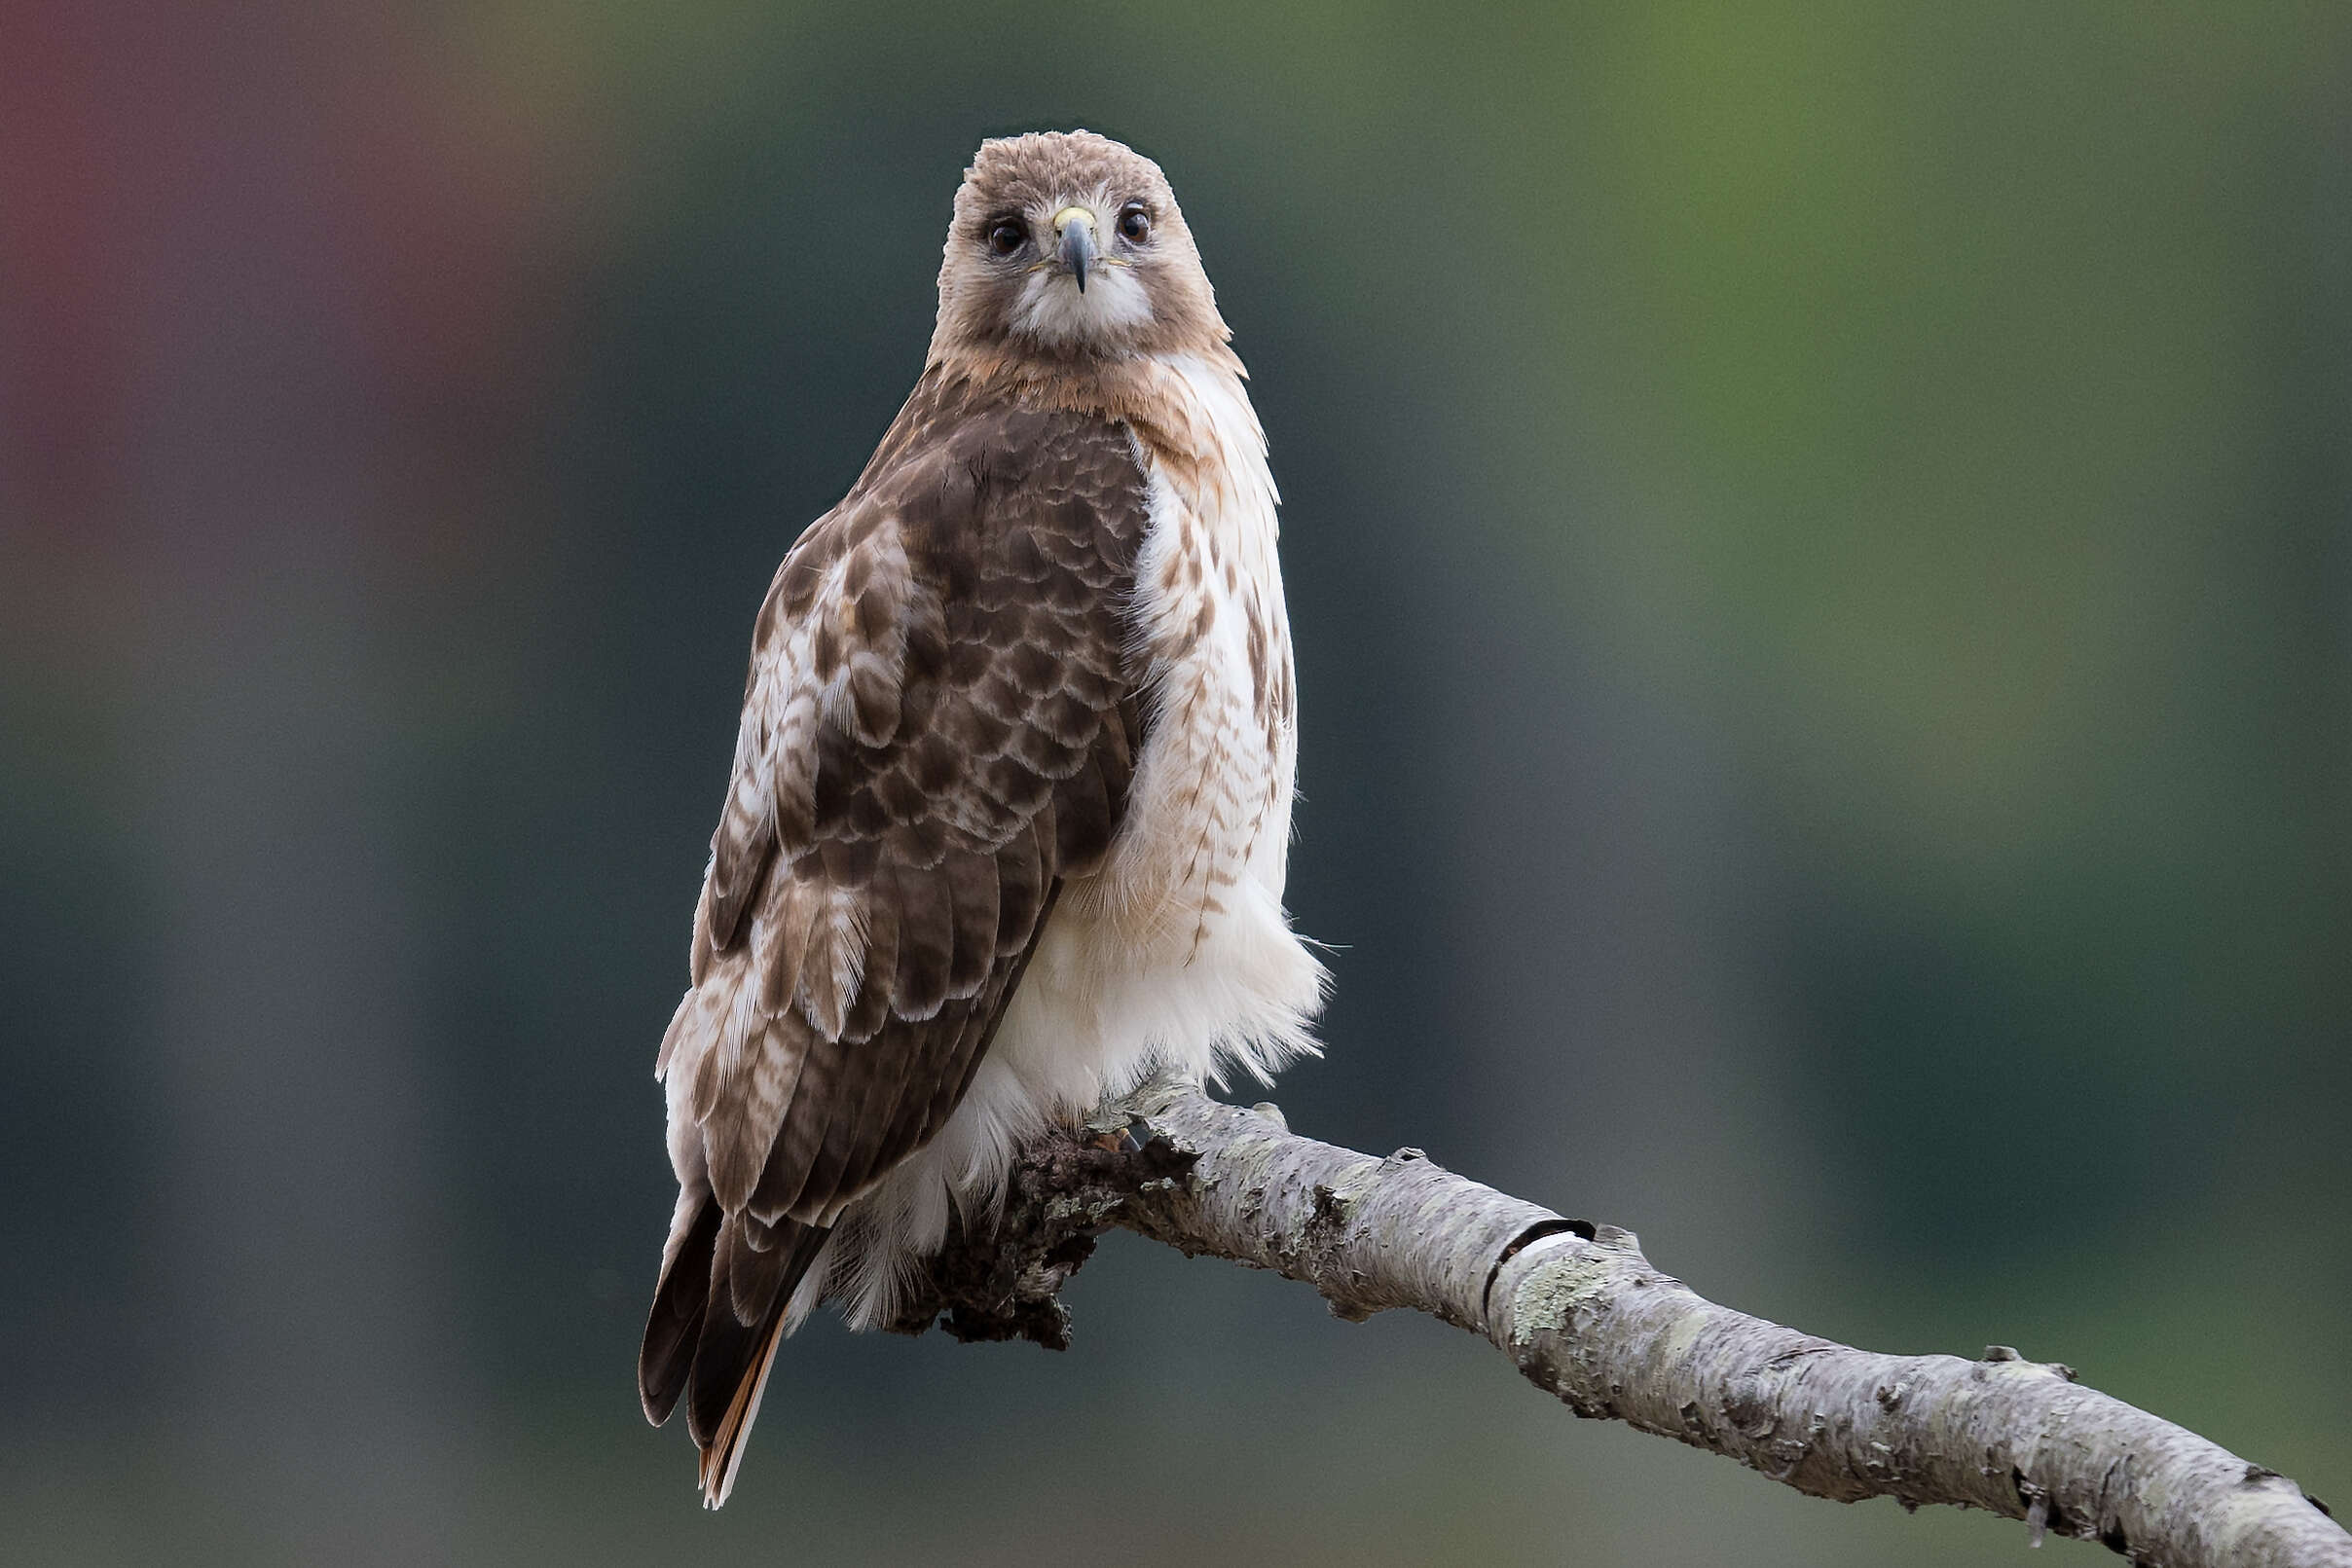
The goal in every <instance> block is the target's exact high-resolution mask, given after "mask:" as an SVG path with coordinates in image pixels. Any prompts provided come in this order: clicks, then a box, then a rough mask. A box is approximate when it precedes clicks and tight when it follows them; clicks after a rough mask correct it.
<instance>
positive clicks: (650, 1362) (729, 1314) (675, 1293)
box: [637, 1195, 831, 1508]
mask: <svg viewBox="0 0 2352 1568" xmlns="http://www.w3.org/2000/svg"><path fill="white" fill-rule="evenodd" d="M751 1228H758V1227H756V1226H753V1227H751ZM830 1234H831V1232H830V1231H828V1230H827V1229H825V1228H824V1227H822V1226H819V1225H804V1224H800V1223H799V1222H795V1221H790V1220H786V1221H782V1222H779V1223H778V1224H777V1225H776V1226H775V1227H774V1229H773V1230H770V1231H766V1232H765V1233H764V1239H765V1241H766V1243H767V1245H765V1246H755V1245H754V1244H753V1243H752V1242H751V1241H750V1240H749V1239H748V1235H747V1226H746V1224H745V1222H744V1219H743V1217H742V1216H740V1215H736V1216H726V1215H722V1214H721V1213H720V1212H719V1208H718V1201H717V1199H716V1198H714V1197H711V1196H708V1195H706V1196H705V1197H704V1198H703V1200H702V1206H701V1208H700V1209H698V1210H697V1211H696V1212H695V1214H694V1218H693V1219H692V1221H691V1222H689V1223H688V1225H687V1227H686V1229H685V1232H684V1234H683V1236H682V1238H681V1240H680V1245H679V1247H678V1249H677V1252H676V1253H675V1255H674V1256H673V1257H672V1258H671V1259H670V1262H669V1265H668V1266H667V1267H665V1268H664V1269H663V1270H662V1277H661V1283H660V1284H659V1285H657V1286H655V1287H654V1290H653V1310H652V1311H651V1312H650V1313H649V1314H648V1315H647V1316H646V1319H645V1339H644V1344H643V1347H642V1348H641V1349H640V1350H639V1352H638V1358H637V1391H638V1397H639V1398H640V1399H642V1400H643V1402H644V1406H645V1419H646V1420H648V1421H651V1422H652V1423H653V1424H654V1425H655V1426H660V1425H661V1424H662V1423H663V1422H665V1421H667V1420H669V1419H670V1412H671V1411H672V1410H674V1409H676V1408H677V1407H678V1401H679V1396H680V1394H683V1395H684V1396H685V1400H686V1431H687V1432H688V1433H689V1434H690V1435H691V1436H692V1437H693V1439H694V1441H695V1443H696V1445H697V1446H699V1447H700V1448H701V1449H702V1468H701V1480H702V1499H703V1506H704V1507H705V1508H717V1507H718V1506H719V1505H720V1504H721V1503H724V1502H725V1501H726V1500H727V1493H728V1492H729V1491H730V1490H732V1489H733V1487H734V1485H735V1470H736V1467H737V1466H738V1465H740V1464H741V1463H742V1462H743V1445H744V1440H745V1439H747V1438H749V1437H750V1436H751V1433H752V1422H753V1420H754V1419H755V1418H756V1417H757V1416H758V1414H759V1396H760V1394H761V1392H762V1391H763V1390H765V1389H766V1387H767V1381H768V1368H769V1367H770V1366H771V1365H773V1363H774V1362H775V1359H776V1346H777V1345H778V1343H780V1342H781V1341H782V1339H783V1337H784V1324H785V1313H786V1310H787V1308H789V1307H790V1304H791V1299H792V1293H793V1292H794V1291H795V1290H797V1289H798V1288H799V1285H800V1282H801V1279H802V1278H803V1277H804V1276H806V1275H807V1273H808V1271H809V1268H810V1266H811V1265H812V1264H814V1263H815V1262H816V1261H817V1255H818V1254H819V1253H820V1252H822V1251H824V1249H825V1243H826V1240H827V1237H828V1236H829V1235H830Z"/></svg>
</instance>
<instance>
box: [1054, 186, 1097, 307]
mask: <svg viewBox="0 0 2352 1568" xmlns="http://www.w3.org/2000/svg"><path fill="white" fill-rule="evenodd" d="M1053 232H1054V234H1056V235H1057V236H1059V237H1060V238H1061V242H1062V244H1061V258H1062V265H1063V266H1064V267H1067V268H1068V269H1070V275H1071V276H1072V277H1075V278H1077V279H1078V291H1079V292H1080V293H1081V294H1084V293H1085V292H1086V269H1087V268H1089V267H1091V266H1093V265H1094V214H1093V213H1092V212H1089V211H1088V210H1087V209H1086V208H1084V207H1079V206H1070V207H1064V208H1062V209H1061V210H1060V211H1059V212H1056V213H1055V214H1054V215H1053Z"/></svg>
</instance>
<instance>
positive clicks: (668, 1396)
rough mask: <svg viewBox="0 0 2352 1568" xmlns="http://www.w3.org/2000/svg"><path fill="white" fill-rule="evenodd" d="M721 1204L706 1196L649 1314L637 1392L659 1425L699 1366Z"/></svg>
mask: <svg viewBox="0 0 2352 1568" xmlns="http://www.w3.org/2000/svg"><path fill="white" fill-rule="evenodd" d="M718 1220H719V1214H718V1202H717V1199H715V1198H713V1197H711V1196H710V1195H709V1194H708V1193H706V1194H704V1196H703V1200H702V1207H701V1208H700V1209H698V1210H696V1211H695V1214H694V1220H693V1222H692V1223H691V1224H689V1225H688V1226H687V1227H686V1232H685V1235H684V1237H683V1239H682V1240H681V1241H680V1243H679V1246H678V1250H677V1252H676V1253H675V1254H674V1255H673V1256H672V1257H671V1258H670V1260H669V1263H668V1266H666V1267H665V1268H663V1270H662V1276H661V1283H660V1284H658V1285H656V1286H654V1288H653V1310H652V1311H650V1312H648V1313H647V1314H646V1315H645V1339H644V1343H643V1345H642V1346H641V1347H640V1348H639V1350H638V1353H637V1395H638V1398H639V1399H640V1400H642V1401H643V1403H644V1406H645V1419H646V1420H648V1421H650V1422H652V1423H653V1424H654V1425H655V1426H657V1427H658V1426H660V1425H661V1424H662V1423H663V1422H665V1421H667V1420H669V1419H670V1412H671V1411H672V1410H674V1409H676V1408H677V1407H678V1397H679V1395H680V1394H682V1393H684V1392H685V1387H686V1374H687V1373H688V1372H689V1371H691V1370H692V1369H693V1367H694V1345H695V1342H696V1341H697V1340H699V1339H700V1338H701V1337H702V1320H703V1309H704V1307H705V1305H706V1304H707V1303H708V1302H709V1300H710V1295H711V1251H712V1248H713V1247H714V1246H716V1245H717V1241H718Z"/></svg>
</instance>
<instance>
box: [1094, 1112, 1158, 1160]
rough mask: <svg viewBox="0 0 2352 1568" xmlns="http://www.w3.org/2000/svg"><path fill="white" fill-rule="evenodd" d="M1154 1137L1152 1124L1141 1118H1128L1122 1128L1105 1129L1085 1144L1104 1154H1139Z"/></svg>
mask: <svg viewBox="0 0 2352 1568" xmlns="http://www.w3.org/2000/svg"><path fill="white" fill-rule="evenodd" d="M1153 1137H1154V1130H1153V1127H1152V1124H1151V1123H1150V1122H1148V1121H1146V1120H1144V1119H1143V1117H1141V1116H1130V1117H1128V1118H1127V1124H1126V1125H1125V1126H1124V1127H1117V1128H1110V1127H1106V1128H1103V1129H1101V1130H1100V1131H1098V1132H1096V1133H1095V1135H1094V1136H1093V1137H1091V1138H1089V1139H1087V1140H1086V1142H1087V1144H1088V1145H1089V1146H1090V1147H1092V1148H1095V1149H1101V1150H1102V1151H1103V1152H1104V1153H1106V1154H1140V1153H1142V1152H1143V1151H1144V1146H1145V1145H1147V1144H1149V1143H1151V1141H1152V1139H1153Z"/></svg>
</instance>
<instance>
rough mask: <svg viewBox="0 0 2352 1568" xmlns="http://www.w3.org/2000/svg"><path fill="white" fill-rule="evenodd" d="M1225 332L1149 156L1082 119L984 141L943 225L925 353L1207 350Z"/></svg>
mask: <svg viewBox="0 0 2352 1568" xmlns="http://www.w3.org/2000/svg"><path fill="white" fill-rule="evenodd" d="M1230 337H1231V333H1230V332H1228V331H1227V330H1226V325H1225V322H1224V321H1223V319H1221V318H1220V317H1219V316H1218V314H1217V300H1216V295H1215V292H1214V291H1213V290H1211V289H1210V287H1209V280H1208V274H1207V273H1203V272H1202V271H1201V270H1200V253H1199V252H1198V251H1197V250H1195V249H1194V248H1193V235H1192V231H1191V230H1189V229H1187V228H1186V227H1185V224H1184V214H1183V213H1182V212H1180V211H1178V210H1177V207H1176V197H1175V195H1174V193H1173V192H1171V191H1170V190H1169V189H1168V181H1167V176H1165V175H1164V174H1162V173H1160V172H1159V165H1158V164H1155V163H1153V162H1152V161H1151V160H1150V159H1148V158H1145V157H1144V156H1142V155H1141V154H1140V153H1137V152H1135V151H1133V150H1132V149H1130V148H1127V147H1123V146H1121V144H1120V143H1118V142H1115V141H1113V140H1111V139H1110V138H1109V137H1107V136H1097V135H1095V134H1094V133H1093V132H1092V131H1089V130H1071V131H1038V132H1034V133H1032V134H1030V135H1026V136H1009V137H1005V138H1002V139H999V140H995V141H985V142H982V143H981V144H980V151H979V156H978V157H976V158H974V160H973V163H972V167H970V168H968V169H966V170H965V171H964V185H963V188H962V189H961V190H959V191H957V192H956V200H955V221H954V222H953V223H951V224H950V225H949V226H948V229H947V258H946V260H945V262H943V263H942V264H941V266H940V268H939V324H938V330H937V332H936V333H935V334H934V335H933V338H932V346H931V357H932V359H933V361H934V362H935V363H937V362H940V361H944V360H948V359H951V358H954V357H957V356H959V355H978V356H982V357H995V356H998V355H1002V354H1005V353H1007V352H1011V353H1015V354H1038V355H1042V356H1044V357H1047V358H1054V359H1061V358H1071V359H1076V358H1084V357H1088V356H1099V355H1113V356H1123V355H1127V354H1136V353H1168V352H1182V351H1185V350H1188V349H1190V350H1194V351H1202V350H1213V349H1215V348H1218V347H1221V346H1223V345H1224V344H1225V342H1226V340H1227V339H1228V338H1230Z"/></svg>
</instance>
